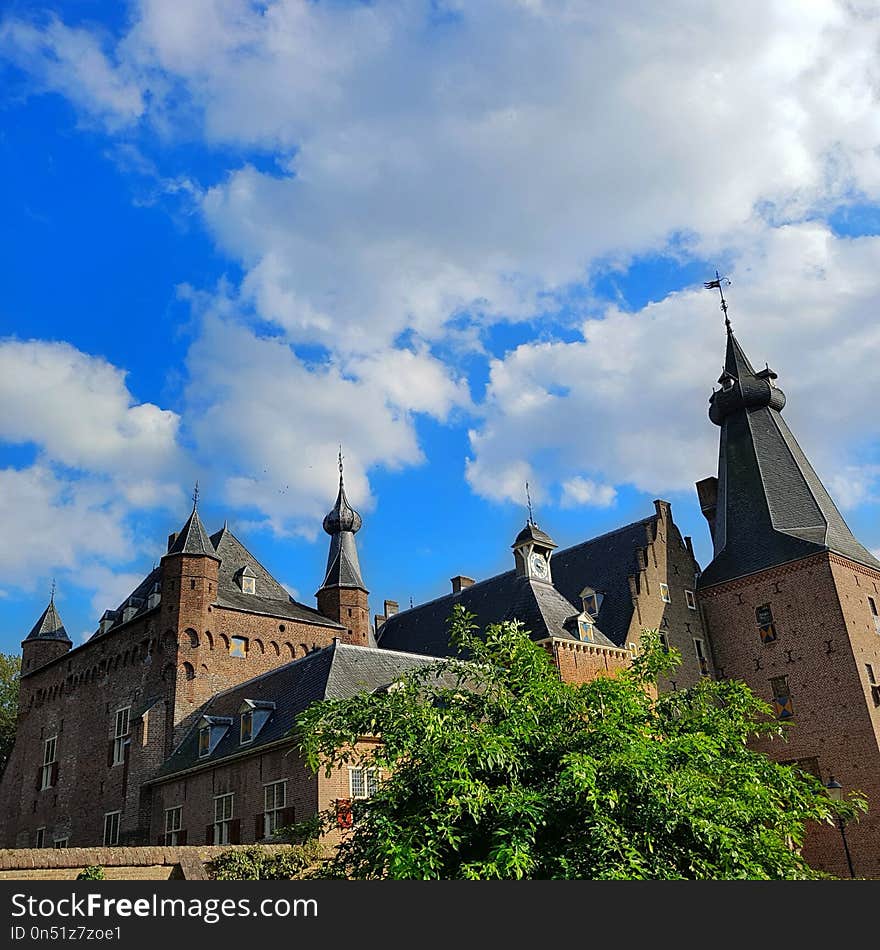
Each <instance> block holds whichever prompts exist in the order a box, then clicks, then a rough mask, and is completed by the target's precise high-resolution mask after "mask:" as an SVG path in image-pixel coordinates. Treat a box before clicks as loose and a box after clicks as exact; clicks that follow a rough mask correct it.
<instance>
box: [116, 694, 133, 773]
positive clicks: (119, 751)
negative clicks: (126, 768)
mask: <svg viewBox="0 0 880 950" xmlns="http://www.w3.org/2000/svg"><path fill="white" fill-rule="evenodd" d="M130 717H131V706H124V707H123V708H122V709H117V710H116V723H115V724H114V727H113V764H114V765H122V763H123V762H124V761H125V743H126V742H127V740H128V733H129V728H128V727H129V719H130Z"/></svg>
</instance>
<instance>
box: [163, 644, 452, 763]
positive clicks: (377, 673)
mask: <svg viewBox="0 0 880 950" xmlns="http://www.w3.org/2000/svg"><path fill="white" fill-rule="evenodd" d="M435 659H436V658H434V657H425V656H414V655H412V654H407V653H399V652H395V651H391V650H376V649H370V648H369V647H361V646H350V645H348V644H345V643H341V642H338V641H337V642H334V643H333V644H332V645H331V646H329V647H325V648H324V649H323V650H316V651H314V652H313V653H309V654H308V655H307V656H304V657H300V658H299V659H297V660H293V661H292V662H290V663H287V664H286V665H285V666H281V667H278V669H275V670H271V671H270V672H268V673H264V674H263V675H262V676H258V677H256V678H255V679H252V680H248V681H247V682H246V683H242V684H240V685H239V686H235V687H233V688H232V689H228V690H226V691H224V692H222V693H217V695H215V696H213V697H212V698H211V699H210V700H209V702H207V703H206V704H205V706H204V707H203V708H202V710H201V715H200V716H199V720H200V719H201V718H202V716H209V717H215V718H219V719H223V718H227V717H228V718H231V719H232V720H233V722H232V724H231V726H230V727H229V729H228V730H227V732H226V733H225V734H224V736H223V737H222V738H221V739H220V741H219V742H218V743H217V745H216V746H215V747H214V749H213V751H212V752H211V754H210V755H209V756H204V757H203V758H199V750H198V720H196V722H195V724H194V725H193V728H192V729H191V730H190V731H189V733H187V735H186V736H185V737H184V739H183V741H182V742H181V743H180V745H179V746H178V747H177V749H175V750H174V752H173V753H172V754H171V756H169V758H168V759H167V760H166V761H165V763H164V764H163V765H162V768H161V769H160V770H159V772H158V778H159V779H160V780H161V779H163V778H168V777H170V776H173V775H175V774H177V773H178V772H181V771H184V770H186V769H189V768H192V767H193V766H196V765H200V764H202V763H209V764H211V765H214V764H215V763H217V762H219V761H221V760H223V759H226V758H228V757H229V756H232V755H236V754H238V753H240V752H242V751H244V750H247V751H250V750H251V749H258V748H260V747H262V746H265V745H268V744H269V743H271V742H276V741H278V740H279V739H284V738H285V737H286V736H287V735H288V733H289V732H290V730H291V728H292V727H293V724H294V721H295V720H296V717H297V716H298V715H299V713H301V712H302V711H303V710H304V709H306V708H307V707H308V706H310V705H311V704H312V703H314V702H317V701H319V700H323V699H347V698H349V697H351V696H355V695H357V694H358V693H362V692H368V693H369V692H374V691H375V690H377V689H381V688H382V687H384V686H388V685H389V684H390V683H392V682H394V680H396V679H398V678H399V677H400V676H401V675H402V674H403V673H405V672H406V671H408V670H413V669H418V668H420V667H425V666H427V665H428V664H430V663H431V662H434V661H435ZM246 700H252V701H256V702H270V703H274V704H275V709H274V711H273V712H272V714H271V715H270V716H269V718H268V720H267V721H266V723H265V725H263V727H262V728H261V729H260V731H259V732H258V733H257V735H256V736H255V737H254V739H253V741H252V742H249V743H248V744H247V745H246V746H242V745H240V744H239V712H238V711H239V709H240V708H241V706H242V704H243V703H244V702H245V701H246Z"/></svg>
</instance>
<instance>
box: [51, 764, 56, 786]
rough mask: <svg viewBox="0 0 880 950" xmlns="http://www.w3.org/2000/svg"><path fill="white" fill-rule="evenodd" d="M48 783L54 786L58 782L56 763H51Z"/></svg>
mask: <svg viewBox="0 0 880 950" xmlns="http://www.w3.org/2000/svg"><path fill="white" fill-rule="evenodd" d="M50 784H51V785H52V787H53V788H54V787H55V786H56V785H57V784H58V763H57V762H53V763H52V775H51V777H50Z"/></svg>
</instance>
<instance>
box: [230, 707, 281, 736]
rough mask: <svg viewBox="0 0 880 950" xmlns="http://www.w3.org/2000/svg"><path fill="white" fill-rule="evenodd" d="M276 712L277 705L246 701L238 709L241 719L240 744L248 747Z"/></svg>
mask: <svg viewBox="0 0 880 950" xmlns="http://www.w3.org/2000/svg"><path fill="white" fill-rule="evenodd" d="M274 711H275V703H270V702H266V701H265V700H261V699H246V700H245V701H244V702H243V703H242V704H241V706H239V709H238V714H239V716H240V717H241V721H240V726H239V743H240V744H241V745H246V744H247V743H249V742H253V740H254V739H255V738H256V737H257V735H258V734H259V732H260V730H261V729H262V728H263V726H265V725H266V723H267V722H268V721H269V717H270V716H271V715H272V713H273V712H274Z"/></svg>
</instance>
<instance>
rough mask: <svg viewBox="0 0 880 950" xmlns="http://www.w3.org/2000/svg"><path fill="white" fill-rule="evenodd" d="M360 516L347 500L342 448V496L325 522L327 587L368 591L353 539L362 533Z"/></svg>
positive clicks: (325, 580)
mask: <svg viewBox="0 0 880 950" xmlns="http://www.w3.org/2000/svg"><path fill="white" fill-rule="evenodd" d="M362 525H363V521H362V520H361V516H360V515H359V514H358V513H357V512H356V511H355V510H354V508H352V507H351V505H350V504H349V502H348V498H346V496H345V482H344V480H343V471H342V447H341V446H340V448H339V493H338V494H337V496H336V504H335V505H334V506H333V510H332V511H330V512H329V513H328V514H327V515H326V517H325V518H324V530H325V531H326V532H327V534H329V535H330V553H329V554H328V556H327V573H326V575H325V577H324V583H323V584H322V585H321V587H322V588H325V587H357V588H360V589H361V590H366V589H367V588H366V587H365V586H364V581H363V578H362V577H361V568H360V563H359V562H358V553H357V545H356V544H355V539H354V536H355V534H356V533H357V532H358V531H360V530H361V527H362Z"/></svg>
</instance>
